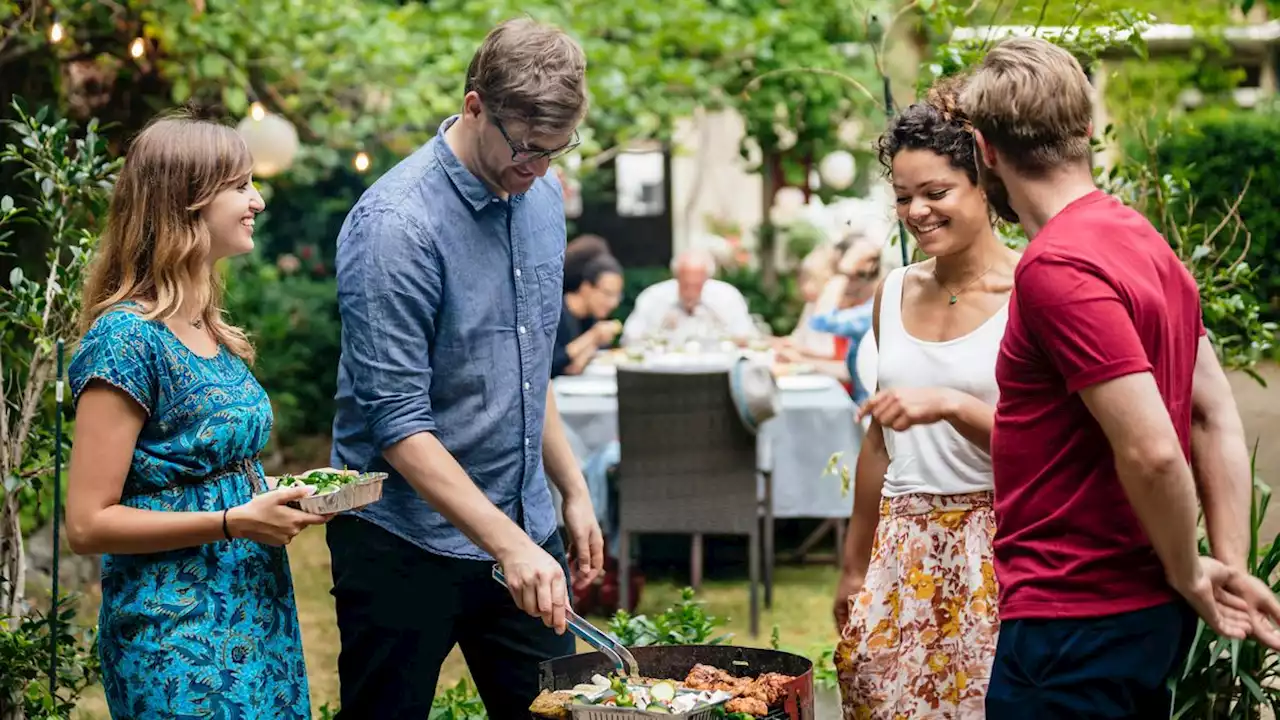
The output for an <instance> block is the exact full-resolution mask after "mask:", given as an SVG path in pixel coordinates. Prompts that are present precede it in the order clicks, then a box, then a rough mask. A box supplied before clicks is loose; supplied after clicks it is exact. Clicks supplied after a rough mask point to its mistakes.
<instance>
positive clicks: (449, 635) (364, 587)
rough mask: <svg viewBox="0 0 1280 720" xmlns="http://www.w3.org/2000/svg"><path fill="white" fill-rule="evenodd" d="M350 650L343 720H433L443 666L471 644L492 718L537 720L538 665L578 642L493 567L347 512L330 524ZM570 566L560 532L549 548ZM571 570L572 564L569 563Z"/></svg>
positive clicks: (344, 668)
mask: <svg viewBox="0 0 1280 720" xmlns="http://www.w3.org/2000/svg"><path fill="white" fill-rule="evenodd" d="M327 538H328V544H329V553H330V555H331V557H332V562H333V596H334V598H335V600H336V604H337V611H338V630H339V633H340V634H341V638H342V650H341V652H340V653H339V655H338V675H339V679H340V681H341V684H342V694H341V697H342V709H341V710H340V711H339V713H338V718H341V720H363V719H364V718H369V719H370V720H398V719H399V718H412V719H413V720H418V719H419V718H426V717H427V715H428V713H429V712H430V710H431V700H432V698H433V697H434V696H435V690H436V682H437V680H438V679H439V675H440V665H441V663H443V662H444V659H445V657H446V656H447V655H448V654H449V652H450V651H452V650H453V647H454V645H461V646H462V653H463V655H464V656H465V657H466V660H467V667H468V669H469V670H470V671H471V676H472V678H473V679H474V680H475V683H476V687H477V689H478V690H479V691H480V697H481V699H483V700H484V704H485V707H486V709H487V710H488V714H489V717H491V718H504V719H505V718H527V717H529V712H528V707H529V704H530V703H531V702H533V699H534V698H535V697H536V696H537V695H538V663H539V662H541V661H543V660H547V659H550V658H554V657H560V656H564V655H571V654H573V652H574V650H575V643H574V640H573V636H572V635H571V634H570V633H568V632H567V631H566V632H565V634H564V635H556V634H555V631H554V630H552V629H550V628H548V627H546V626H545V625H543V624H542V620H541V619H539V618H534V617H531V616H529V615H527V614H526V613H524V612H523V611H521V610H520V608H519V607H517V606H516V604H515V601H514V600H512V599H511V595H510V594H509V593H508V592H507V590H506V588H504V587H502V586H501V585H499V584H498V583H497V582H495V581H494V580H493V577H492V574H491V572H492V569H493V563H492V562H482V561H474V560H458V559H454V558H447V557H443V556H440V555H434V554H432V553H429V552H427V551H425V550H423V549H421V548H419V547H417V546H416V545H413V544H411V543H409V542H406V541H405V540H402V539H400V538H398V537H396V536H395V535H392V534H391V533H389V532H387V531H385V530H383V529H382V528H380V527H378V526H376V525H374V524H373V523H370V522H367V521H365V520H361V519H359V518H357V517H354V516H350V515H342V516H339V517H336V518H334V519H333V520H332V521H330V522H329V524H328V527H327ZM543 548H544V549H545V550H546V551H547V552H549V553H551V556H552V557H554V558H556V559H557V560H559V561H560V564H561V565H562V566H565V551H564V544H563V542H562V541H561V539H560V535H559V534H558V533H557V534H555V535H553V536H552V537H551V539H550V540H548V541H547V543H546V544H545V545H544V546H543ZM566 572H567V566H566Z"/></svg>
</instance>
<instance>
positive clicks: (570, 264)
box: [564, 234, 611, 292]
mask: <svg viewBox="0 0 1280 720" xmlns="http://www.w3.org/2000/svg"><path fill="white" fill-rule="evenodd" d="M610 254H611V253H610V252H609V243H608V242H606V241H605V239H604V238H602V237H600V236H599V235H590V234H588V235H579V236H577V237H575V238H574V239H572V240H570V241H569V242H568V244H567V245H565V248H564V290H565V292H569V291H570V290H574V289H576V288H577V287H578V285H579V284H581V283H582V271H583V270H584V269H585V268H586V266H587V263H589V262H591V261H592V260H594V259H596V258H597V257H599V256H601V255H610Z"/></svg>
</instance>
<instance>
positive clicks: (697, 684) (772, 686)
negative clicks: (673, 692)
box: [684, 665, 795, 715]
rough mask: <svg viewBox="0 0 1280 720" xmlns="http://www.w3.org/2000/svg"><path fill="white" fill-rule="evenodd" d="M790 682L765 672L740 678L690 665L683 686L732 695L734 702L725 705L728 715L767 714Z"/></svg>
mask: <svg viewBox="0 0 1280 720" xmlns="http://www.w3.org/2000/svg"><path fill="white" fill-rule="evenodd" d="M794 679H795V678H793V677H791V676H789V675H783V674H781V673H765V674H763V675H761V676H760V677H758V678H755V679H752V678H740V677H734V676H733V675H730V674H729V673H727V672H725V671H724V670H721V669H720V668H715V667H711V666H710V665H694V666H693V669H692V670H690V671H689V676H688V677H686V678H685V681H684V684H685V686H686V687H690V688H693V689H695V690H723V691H725V692H728V693H732V694H733V695H734V699H733V700H731V701H729V704H728V705H726V706H725V709H726V710H728V711H729V712H745V713H750V714H752V715H768V714H769V707H770V706H773V705H777V704H778V703H779V702H780V701H781V700H782V699H783V697H785V696H786V690H785V686H786V684H787V683H789V682H791V681H792V680H794ZM735 708H737V709H735Z"/></svg>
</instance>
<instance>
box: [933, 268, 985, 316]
mask: <svg viewBox="0 0 1280 720" xmlns="http://www.w3.org/2000/svg"><path fill="white" fill-rule="evenodd" d="M993 267H995V263H994V262H992V263H991V264H990V265H988V266H987V269H986V270H983V271H982V272H980V273H978V274H977V275H976V276H975V277H974V278H973V279H972V280H970V281H969V282H967V283H965V284H964V285H963V286H962V287H961V288H960V289H959V290H952V289H951V288H949V287H947V286H946V285H945V284H943V282H942V278H940V277H938V264H937V262H936V261H935V262H934V265H933V279H934V280H937V281H938V284H939V285H941V286H942V289H943V290H946V291H947V292H948V293H950V294H951V298H950V299H949V300H948V301H947V305H955V304H956V303H957V302H959V301H960V294H961V293H963V292H964V291H965V290H968V289H969V287H970V286H971V285H973V284H974V283H976V282H978V281H979V280H981V279H982V278H983V276H985V275H986V274H987V273H989V272H991V268H993Z"/></svg>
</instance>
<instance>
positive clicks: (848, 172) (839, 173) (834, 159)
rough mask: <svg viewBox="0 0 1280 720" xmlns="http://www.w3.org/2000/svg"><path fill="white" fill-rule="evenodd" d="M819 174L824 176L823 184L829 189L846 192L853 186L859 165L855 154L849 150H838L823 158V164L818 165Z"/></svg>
mask: <svg viewBox="0 0 1280 720" xmlns="http://www.w3.org/2000/svg"><path fill="white" fill-rule="evenodd" d="M818 172H819V173H820V174H821V175H822V182H824V183H826V184H827V187H830V188H832V189H834V190H844V189H845V188H847V187H849V186H850V185H852V184H853V177H854V175H855V174H856V172H857V165H856V164H855V162H854V159H853V154H852V153H850V152H849V151H848V150H836V151H835V152H833V153H831V154H829V155H827V156H826V157H824V158H822V162H820V163H818Z"/></svg>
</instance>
